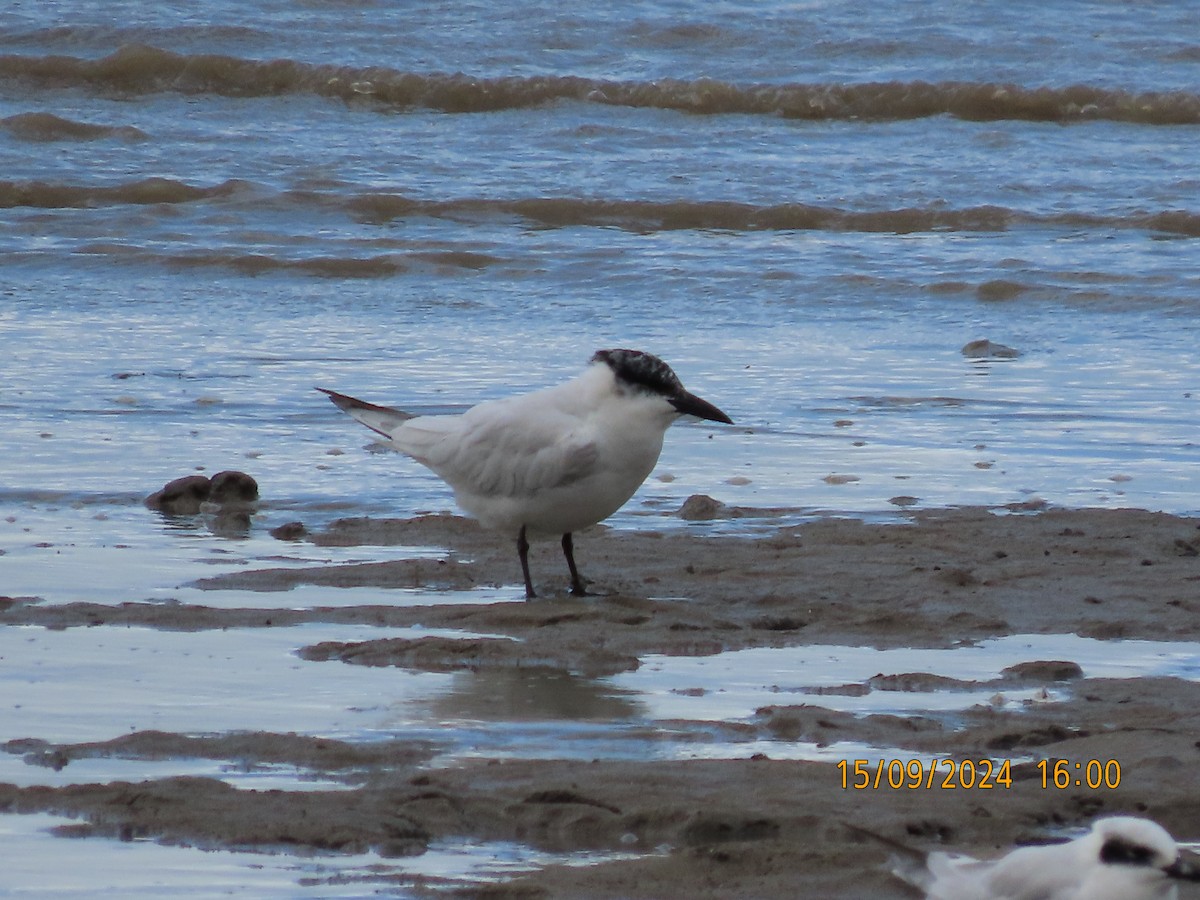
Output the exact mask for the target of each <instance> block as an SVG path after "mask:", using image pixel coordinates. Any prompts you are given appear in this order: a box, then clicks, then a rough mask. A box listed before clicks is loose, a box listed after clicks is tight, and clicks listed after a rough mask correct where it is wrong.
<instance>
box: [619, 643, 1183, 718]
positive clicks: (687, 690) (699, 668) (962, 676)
mask: <svg viewBox="0 0 1200 900" xmlns="http://www.w3.org/2000/svg"><path fill="white" fill-rule="evenodd" d="M1037 660H1070V661H1073V662H1076V663H1078V664H1079V665H1080V666H1081V667H1082V668H1083V672H1084V675H1085V677H1089V678H1136V677H1146V676H1156V675H1172V676H1175V677H1179V678H1186V679H1191V680H1200V643H1197V642H1177V643H1172V642H1159V641H1098V640H1094V639H1091V638H1082V637H1079V636H1078V635H1071V634H1068V635H1062V634H1057V635H1028V634H1026V635H1010V636H1007V637H1002V638H996V639H994V640H989V641H981V642H979V643H977V644H972V645H969V646H964V647H958V648H954V649H948V650H928V649H914V648H907V647H906V648H899V649H893V650H876V649H873V648H871V647H838V646H819V645H817V646H807V647H785V648H779V649H775V648H756V649H751V650H737V651H731V652H729V653H721V654H717V655H716V656H704V657H684V656H651V657H646V658H644V659H643V660H642V666H641V668H639V669H638V670H637V671H636V672H626V673H622V674H620V675H615V676H612V677H610V678H608V679H606V680H607V682H608V683H609V684H611V685H612V686H613V687H614V688H616V689H617V690H620V691H622V692H628V693H630V694H633V695H636V696H637V697H638V700H639V702H640V703H641V704H643V705H644V706H645V707H646V709H647V715H648V716H649V717H650V718H652V719H659V720H670V719H685V720H693V721H730V720H738V719H746V718H748V717H750V716H752V715H753V714H754V711H755V710H756V709H759V708H760V707H763V706H772V705H796V704H801V703H808V704H811V705H814V706H822V707H826V708H828V709H836V710H842V711H846V712H857V713H901V714H903V713H908V714H917V713H921V712H929V711H952V710H957V709H965V708H968V707H970V706H974V705H976V704H979V703H988V704H992V705H997V704H1006V705H1011V704H1019V703H1022V702H1024V701H1026V700H1029V699H1035V698H1037V697H1038V696H1039V695H1040V694H1041V693H1042V691H1041V688H1026V687H1024V686H1021V685H1019V684H1017V685H1014V687H1013V688H1012V689H1009V688H1005V687H1003V686H1000V687H997V686H990V687H985V688H982V689H980V690H972V689H966V690H961V691H958V690H940V691H913V692H909V691H881V690H875V691H871V692H870V693H867V694H865V695H863V696H846V695H842V694H836V693H822V694H819V695H816V694H814V689H818V688H835V687H838V686H840V685H847V684H861V683H862V682H865V681H866V680H867V679H869V678H872V677H874V676H876V675H900V674H907V673H927V674H931V675H939V676H944V677H947V678H955V679H959V680H962V681H981V682H988V681H991V680H992V679H995V678H998V677H999V676H1000V672H1001V670H1003V669H1005V668H1007V667H1009V666H1012V665H1016V664H1017V663H1021V662H1032V661H1037ZM1053 696H1054V691H1053V688H1051V692H1050V697H1051V699H1053Z"/></svg>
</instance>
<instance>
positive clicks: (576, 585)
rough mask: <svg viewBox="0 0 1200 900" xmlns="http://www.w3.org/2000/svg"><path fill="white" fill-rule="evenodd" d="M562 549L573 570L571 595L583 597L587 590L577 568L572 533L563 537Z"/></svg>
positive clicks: (569, 566) (568, 564) (569, 567)
mask: <svg viewBox="0 0 1200 900" xmlns="http://www.w3.org/2000/svg"><path fill="white" fill-rule="evenodd" d="M562 547H563V555H564V556H566V558H567V568H568V569H570V570H571V593H572V594H574V595H575V596H576V597H583V596H585V595H586V594H587V590H586V588H584V586H583V579H582V578H580V577H579V569H577V568H575V542H574V541H573V540H571V534H570V532H567V533H566V534H564V535H563V539H562Z"/></svg>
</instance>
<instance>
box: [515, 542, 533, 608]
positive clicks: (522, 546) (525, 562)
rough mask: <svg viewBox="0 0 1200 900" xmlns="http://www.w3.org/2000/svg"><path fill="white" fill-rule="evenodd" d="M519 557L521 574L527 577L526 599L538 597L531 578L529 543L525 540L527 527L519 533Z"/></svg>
mask: <svg viewBox="0 0 1200 900" xmlns="http://www.w3.org/2000/svg"><path fill="white" fill-rule="evenodd" d="M517 556H519V557H521V572H522V573H523V574H524V575H525V599H526V600H532V599H533V598H534V597H536V596H537V594H536V593H534V590H533V579H532V578H530V577H529V541H527V540H525V526H524V525H522V526H521V530H520V531H518V532H517Z"/></svg>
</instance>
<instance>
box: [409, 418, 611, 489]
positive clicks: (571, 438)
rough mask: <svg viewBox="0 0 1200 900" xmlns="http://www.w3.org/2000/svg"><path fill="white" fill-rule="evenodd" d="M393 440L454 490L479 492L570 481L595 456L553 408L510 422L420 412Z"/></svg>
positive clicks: (588, 468)
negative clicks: (431, 414)
mask: <svg viewBox="0 0 1200 900" xmlns="http://www.w3.org/2000/svg"><path fill="white" fill-rule="evenodd" d="M476 409H479V407H476ZM472 413H474V410H473V411H472ZM392 440H393V443H394V444H395V445H396V446H397V447H398V448H399V449H400V450H403V451H404V452H405V453H408V454H409V455H410V456H412V457H414V458H415V459H417V460H419V461H420V462H422V463H424V464H425V465H427V466H429V468H431V469H432V470H433V471H434V472H436V473H437V474H438V475H440V476H441V477H442V478H444V479H445V480H446V481H447V482H449V483H450V485H451V486H452V487H454V488H455V489H456V490H468V491H470V492H472V493H474V494H479V495H482V496H508V497H524V496H529V495H531V494H533V493H535V492H537V491H540V490H545V489H548V488H554V487H560V486H564V485H568V484H572V483H574V482H576V481H579V480H580V479H583V478H586V477H587V476H588V475H590V474H592V473H593V472H594V471H595V469H596V465H597V461H598V456H599V454H598V452H597V448H596V443H595V441H594V440H593V439H592V438H591V436H590V435H589V434H588V433H587V430H586V429H584V428H581V427H580V425H579V423H578V421H577V420H574V419H573V418H572V417H570V416H563V415H559V414H557V413H555V412H553V411H552V410H543V414H542V415H537V416H531V417H527V418H518V419H516V420H515V421H514V419H513V418H512V417H511V416H508V415H479V414H475V415H472V414H467V415H465V416H421V417H419V418H416V419H412V420H410V421H408V422H406V423H405V424H404V426H403V427H402V428H400V429H398V430H397V431H396V432H395V433H394V434H393V439H392Z"/></svg>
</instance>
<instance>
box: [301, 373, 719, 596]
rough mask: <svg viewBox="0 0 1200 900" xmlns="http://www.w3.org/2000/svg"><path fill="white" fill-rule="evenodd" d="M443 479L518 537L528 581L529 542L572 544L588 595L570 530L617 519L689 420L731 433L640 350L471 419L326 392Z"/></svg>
mask: <svg viewBox="0 0 1200 900" xmlns="http://www.w3.org/2000/svg"><path fill="white" fill-rule="evenodd" d="M317 390H319V391H322V392H324V393H326V394H328V395H329V398H330V399H331V400H332V401H333V402H334V403H335V404H336V405H337V406H338V407H339V408H341V409H343V410H345V411H346V412H347V413H349V414H350V415H351V416H353V417H354V418H355V419H357V420H358V421H359V422H361V423H362V424H363V425H366V426H367V427H368V428H370V429H372V430H373V431H375V432H377V433H379V434H380V435H382V436H383V437H385V438H387V439H388V443H389V444H390V445H391V446H392V447H394V448H395V449H397V450H399V451H401V452H402V453H405V454H407V455H408V456H411V457H412V458H413V459H415V460H417V462H419V463H422V464H423V465H425V466H427V467H428V468H429V469H431V470H432V471H433V472H434V473H435V474H437V475H438V476H439V477H440V478H441V479H442V480H443V481H445V482H446V483H447V484H449V485H450V487H451V488H453V489H454V496H455V499H456V500H457V501H458V505H459V506H461V507H462V508H463V509H464V510H465V511H466V512H467V513H468V514H470V515H472V516H474V517H475V518H476V519H478V520H479V521H480V523H481V524H482V525H484V527H486V528H490V529H493V530H495V531H499V532H501V533H504V534H508V535H511V536H513V537H515V538H516V541H517V554H518V556H519V557H520V560H521V571H522V573H523V574H524V576H525V596H526V598H527V599H529V598H533V597H535V596H536V594H535V592H534V590H533V581H532V580H531V579H530V577H529V557H528V553H529V538H542V537H550V536H557V535H562V548H563V553H564V555H565V556H566V558H567V567H568V568H569V569H570V572H571V593H572V594H584V593H586V591H585V589H584V580H583V578H581V577H580V575H579V570H578V569H577V568H576V566H575V553H574V546H573V543H572V538H571V534H572V532H575V531H578V530H579V529H581V528H586V527H587V526H589V525H594V524H596V523H597V522H600V521H603V520H604V519H607V518H608V517H609V516H611V515H612V514H613V513H615V512H616V511H617V510H618V509H620V508H621V506H623V505H624V504H625V501H627V500H628V499H629V498H630V497H632V496H633V494H634V491H636V490H637V489H638V488H639V487H640V486H641V484H642V482H643V481H645V480H646V477H647V476H648V475H649V474H650V472H651V470H652V469H653V468H654V465H655V463H656V462H657V461H658V456H659V453H660V452H661V451H662V444H663V436H664V435H665V434H666V431H667V428H668V427H670V425H671V424H672V423H673V422H674V421H675V420H676V419H678V418H679V417H680V416H683V415H691V416H698V417H700V418H702V419H710V420H712V421H715V422H724V423H726V424H730V425H731V424H733V422H732V420H731V419H730V418H729V416H727V415H725V413H723V412H721V410H719V409H717V408H716V407H715V406H713V405H712V404H711V403H709V402H708V401H706V400H702V399H700V398H699V397H697V396H695V395H694V394H691V393H689V392H688V391H686V390H684V387H683V384H682V383H680V381H679V378H678V377H677V376H676V375H675V373H674V372H673V371H671V367H670V366H668V365H667V364H666V363H665V362H663V361H662V360H661V359H659V358H658V357H657V356H653V355H651V354H649V353H643V352H641V351H640V350H600V351H597V352H596V354H595V355H594V356H592V358H591V364H590V365H589V366H588V368H587V369H585V370H584V372H583V373H582V374H581V375H579V376H578V377H576V378H574V379H572V380H571V381H568V382H566V383H565V384H560V385H557V386H555V387H550V388H544V389H542V390H539V391H534V392H533V393H531V394H525V395H522V396H518V397H507V398H504V399H502V400H488V401H485V402H483V403H480V404H479V405H478V406H474V407H472V408H471V409H469V410H467V411H466V412H465V413H463V414H462V415H450V416H414V415H412V414H410V413H406V412H402V411H400V410H398V409H392V408H390V407H386V406H376V405H375V404H372V403H365V402H363V401H362V400H356V399H354V398H353V397H347V396H346V395H345V394H339V393H337V392H335V391H330V390H326V389H325V388H317Z"/></svg>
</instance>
